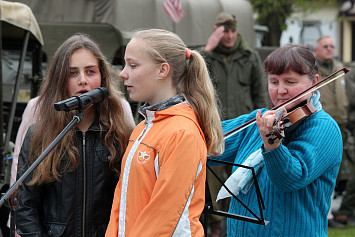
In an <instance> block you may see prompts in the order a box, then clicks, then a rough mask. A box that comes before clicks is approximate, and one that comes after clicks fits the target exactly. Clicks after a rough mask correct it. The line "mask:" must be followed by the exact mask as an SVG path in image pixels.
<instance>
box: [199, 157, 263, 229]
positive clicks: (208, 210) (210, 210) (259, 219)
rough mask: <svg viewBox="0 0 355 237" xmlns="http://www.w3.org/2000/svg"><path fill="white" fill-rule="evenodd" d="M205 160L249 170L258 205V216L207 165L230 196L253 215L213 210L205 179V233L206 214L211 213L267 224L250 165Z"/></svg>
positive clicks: (205, 226)
mask: <svg viewBox="0 0 355 237" xmlns="http://www.w3.org/2000/svg"><path fill="white" fill-rule="evenodd" d="M207 160H208V161H212V162H215V163H221V164H225V165H232V166H238V167H242V168H245V169H250V170H251V172H252V174H253V181H254V185H255V189H256V195H257V198H258V206H259V213H260V217H258V216H257V215H256V214H255V213H254V212H253V211H252V210H251V209H250V208H249V207H247V206H246V205H245V204H244V203H243V202H242V201H241V200H240V199H239V198H237V196H236V195H234V194H233V193H232V192H231V191H230V189H229V188H228V187H227V186H226V185H225V184H224V182H223V181H222V180H221V179H220V177H218V175H217V174H216V173H215V172H214V171H213V170H212V168H211V167H210V166H208V165H207V168H208V170H209V171H210V172H212V174H213V176H214V177H215V178H216V179H217V180H218V181H219V182H220V183H221V184H222V185H223V187H224V188H225V189H226V190H227V191H228V192H229V193H230V194H231V195H232V197H234V198H235V199H236V200H237V201H238V202H239V203H240V204H242V205H243V207H245V208H246V209H247V210H248V212H250V213H251V214H252V215H253V216H254V217H248V216H242V215H238V214H235V213H230V212H225V211H220V210H214V209H213V204H212V198H211V193H210V190H209V187H208V181H207V179H206V202H205V208H204V210H203V214H204V224H203V226H204V231H205V234H207V225H208V218H207V216H208V215H211V214H212V215H218V216H224V217H228V218H232V219H236V220H242V221H246V222H251V223H255V224H259V225H267V224H268V223H269V221H266V220H264V216H263V210H265V205H264V201H263V198H262V196H261V192H260V188H259V184H258V180H257V179H256V174H255V171H254V168H253V167H250V166H245V165H240V164H235V163H232V162H227V161H221V160H216V159H211V158H208V159H207Z"/></svg>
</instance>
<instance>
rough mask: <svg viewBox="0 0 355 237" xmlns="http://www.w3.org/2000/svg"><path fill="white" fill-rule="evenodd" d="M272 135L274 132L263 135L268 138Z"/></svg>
mask: <svg viewBox="0 0 355 237" xmlns="http://www.w3.org/2000/svg"><path fill="white" fill-rule="evenodd" d="M273 134H274V131H271V132H269V133H267V134H266V135H265V137H270V136H271V135H273Z"/></svg>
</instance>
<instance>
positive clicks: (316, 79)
mask: <svg viewBox="0 0 355 237" xmlns="http://www.w3.org/2000/svg"><path fill="white" fill-rule="evenodd" d="M318 81H319V75H318V74H316V75H315V76H314V80H313V81H312V86H313V85H315V84H316V83H318Z"/></svg>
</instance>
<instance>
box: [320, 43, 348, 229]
mask: <svg viewBox="0 0 355 237" xmlns="http://www.w3.org/2000/svg"><path fill="white" fill-rule="evenodd" d="M314 53H315V56H316V58H317V64H318V69H319V76H320V79H323V78H325V77H327V76H329V75H330V74H331V73H333V72H335V71H337V70H339V69H341V68H343V67H344V66H343V64H342V63H340V62H338V61H336V60H335V59H334V53H335V46H334V40H333V39H332V38H331V37H330V36H322V37H320V38H319V39H318V40H317V41H316V43H315V47H314ZM319 91H320V94H321V98H320V101H321V102H322V106H323V109H324V110H325V111H326V112H327V113H328V114H330V115H331V116H332V117H333V118H334V120H335V121H336V122H337V123H338V125H339V127H340V130H341V133H342V137H343V147H344V150H343V159H342V163H341V166H340V169H339V174H338V177H337V182H336V185H335V191H334V193H333V196H334V197H333V199H335V198H337V196H339V195H341V194H342V193H343V191H344V190H345V186H346V182H347V181H348V179H349V177H350V175H351V172H352V169H351V166H352V156H353V154H352V153H353V152H351V151H353V150H352V149H349V150H348V148H350V146H349V145H347V144H348V143H349V141H350V139H352V137H351V133H350V132H349V130H348V129H347V128H346V125H347V122H348V115H347V109H348V98H347V96H346V92H345V79H344V78H341V79H338V80H335V81H333V82H331V83H329V84H328V85H325V86H323V87H322V88H320V89H319ZM320 162H321V161H320ZM332 203H334V200H332ZM331 217H332V214H331V211H330V213H329V215H328V218H331ZM328 225H329V227H338V225H337V223H336V222H334V220H329V222H328Z"/></svg>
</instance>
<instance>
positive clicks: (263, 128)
mask: <svg viewBox="0 0 355 237" xmlns="http://www.w3.org/2000/svg"><path fill="white" fill-rule="evenodd" d="M255 119H256V124H257V126H258V128H259V133H260V136H261V139H262V140H263V143H264V150H265V151H270V150H273V149H275V148H277V147H278V146H279V145H280V144H281V140H280V139H275V140H274V142H273V144H270V143H269V139H270V138H274V137H275V135H268V136H267V134H270V132H271V131H273V127H274V122H275V120H276V119H277V116H276V111H273V110H269V111H266V112H265V113H264V114H263V115H261V111H260V110H258V112H257V113H256V117H255Z"/></svg>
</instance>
